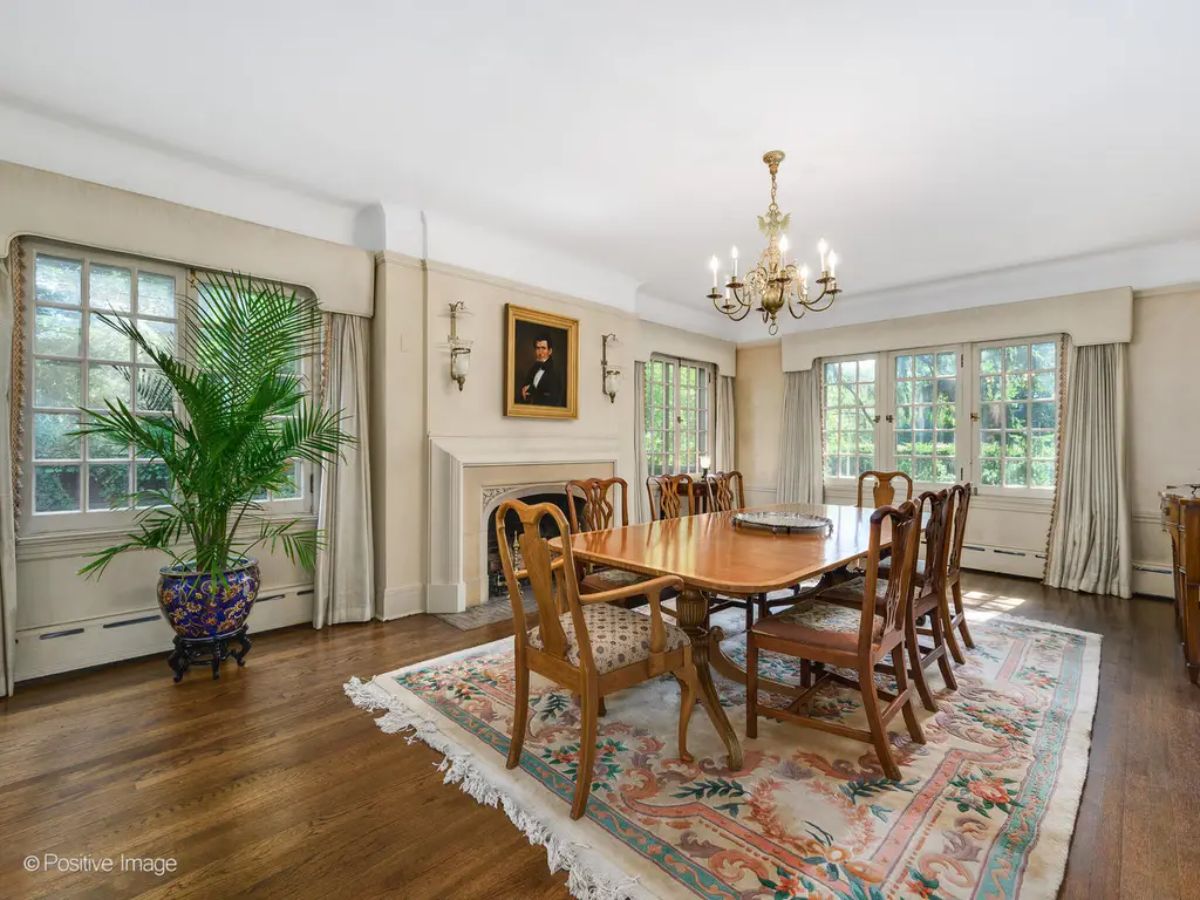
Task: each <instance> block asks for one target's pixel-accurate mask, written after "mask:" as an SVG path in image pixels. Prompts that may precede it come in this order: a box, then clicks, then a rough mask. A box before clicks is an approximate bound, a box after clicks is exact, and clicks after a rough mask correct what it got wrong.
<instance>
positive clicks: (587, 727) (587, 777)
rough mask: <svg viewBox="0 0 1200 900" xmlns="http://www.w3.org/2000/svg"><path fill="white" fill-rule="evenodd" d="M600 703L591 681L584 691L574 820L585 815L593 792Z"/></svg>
mask: <svg viewBox="0 0 1200 900" xmlns="http://www.w3.org/2000/svg"><path fill="white" fill-rule="evenodd" d="M599 701H600V697H599V696H598V694H597V692H596V682H595V681H590V682H589V683H588V684H586V685H585V686H584V690H583V708H582V710H581V715H580V725H581V727H580V732H581V733H580V735H579V767H578V768H577V769H576V771H575V800H574V802H572V804H571V818H572V819H578V818H580V817H581V816H582V815H583V814H584V811H585V810H586V809H587V802H588V794H590V793H591V792H592V775H593V774H594V773H593V769H594V768H595V765H596V713H597V712H599V708H598V707H599V705H600V702H599Z"/></svg>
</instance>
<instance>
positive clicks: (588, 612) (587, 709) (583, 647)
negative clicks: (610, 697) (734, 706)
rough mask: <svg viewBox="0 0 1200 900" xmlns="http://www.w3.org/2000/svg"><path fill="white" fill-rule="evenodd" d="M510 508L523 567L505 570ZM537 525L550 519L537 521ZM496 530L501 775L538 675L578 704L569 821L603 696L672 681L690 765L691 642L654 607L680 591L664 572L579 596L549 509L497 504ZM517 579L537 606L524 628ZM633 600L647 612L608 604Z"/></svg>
mask: <svg viewBox="0 0 1200 900" xmlns="http://www.w3.org/2000/svg"><path fill="white" fill-rule="evenodd" d="M510 510H511V511H512V512H514V513H515V514H516V516H517V517H518V519H519V520H520V523H521V532H520V533H519V535H518V538H517V540H518V544H519V547H520V552H521V557H522V559H523V560H524V562H525V568H524V569H523V570H516V569H514V567H513V557H512V551H511V550H510V548H509V546H508V542H507V541H506V540H505V537H504V530H503V529H504V522H505V518H506V516H507V515H508V513H509V511H510ZM546 519H550V520H551V521H550V522H549V523H545V520H546ZM544 523H545V524H549V525H550V527H548V528H547V529H546V531H547V532H550V534H549V536H547V535H545V534H543V524H544ZM496 532H497V536H498V537H499V541H498V543H499V547H500V560H501V563H502V565H503V567H504V576H505V579H506V581H507V582H508V596H509V600H510V601H511V602H512V608H513V619H514V622H515V625H516V633H515V634H514V636H513V643H514V646H515V663H516V690H515V700H514V709H513V730H512V738H511V742H510V744H509V749H508V768H510V769H513V768H516V767H517V766H518V765H520V763H521V752H522V748H523V746H524V741H525V729H526V725H527V723H528V718H529V673H530V672H537V673H538V674H539V675H542V676H543V677H545V678H548V679H550V680H551V681H553V682H555V683H556V684H559V685H562V686H563V687H565V688H567V689H568V690H570V691H571V692H572V693H574V694H576V695H577V696H578V697H579V698H580V722H581V730H582V734H581V735H580V742H579V766H578V770H577V771H578V774H577V775H576V779H575V794H574V799H573V802H572V804H571V818H573V819H578V818H579V817H580V816H582V815H583V813H584V810H585V809H586V807H587V799H588V794H589V793H590V791H591V785H592V771H593V767H594V763H595V755H596V733H597V718H598V716H599V713H600V704H601V702H602V700H603V698H604V696H605V695H606V694H611V693H613V692H615V691H619V690H622V689H624V688H627V687H632V686H633V685H635V684H639V683H640V682H643V681H647V680H649V679H651V678H655V677H657V676H659V675H662V674H665V673H667V672H670V673H671V674H672V675H674V676H675V679H676V681H678V683H679V687H680V691H681V694H682V696H681V700H680V708H679V735H678V739H679V755H680V757H681V758H682V759H685V760H690V756H689V755H688V752H687V729H688V722H689V720H690V718H691V714H692V708H693V707H694V706H695V702H696V698H697V695H700V698H701V700H702V701H705V698H704V695H703V693H702V692H701V691H700V690H699V682H698V678H697V674H696V668H695V665H694V664H693V663H692V645H691V641H690V640H689V639H688V636H687V634H685V633H684V631H683V629H681V628H679V627H677V626H675V625H672V624H669V623H667V622H665V621H664V620H663V616H662V609H661V605H660V598H661V596H662V592H663V591H664V590H666V589H668V588H673V589H675V590H681V589H682V588H683V582H682V581H681V580H680V579H679V578H676V577H674V576H670V575H666V576H662V577H660V578H654V579H651V580H650V581H646V582H643V583H642V584H638V585H634V586H633V587H629V588H622V589H619V590H615V591H604V592H601V593H596V594H591V595H588V596H583V595H581V594H580V593H579V582H578V580H577V578H576V570H575V559H574V556H573V555H572V553H571V542H570V530H569V528H568V526H567V520H566V518H565V517H564V516H563V514H562V511H561V510H560V509H559V508H558V507H557V506H555V505H554V504H553V503H539V504H537V505H535V506H530V505H528V504H525V503H522V502H521V501H519V500H507V501H505V502H504V503H503V504H501V506H500V509H499V511H498V512H497V514H496ZM554 532H557V534H554ZM553 538H561V546H552V545H551V544H550V540H551V539H553ZM522 580H527V581H528V582H529V584H530V586H531V588H532V590H533V596H534V599H535V600H536V601H537V609H538V625H537V627H536V628H529V626H528V624H527V622H526V619H525V607H524V603H523V598H522V594H521V586H520V582H521V581H522ZM632 593H639V594H644V595H645V596H646V597H647V598H648V600H649V602H650V615H648V616H647V615H643V614H641V613H638V612H632V611H630V610H627V609H622V608H621V607H619V606H614V605H612V603H611V601H613V600H619V599H621V598H622V597H624V596H627V595H629V594H632ZM705 702H707V701H705ZM706 708H707V707H706ZM708 712H709V715H710V717H713V719H714V723H715V722H716V721H717V717H716V716H715V714H714V713H713V711H712V710H711V709H710V710H708Z"/></svg>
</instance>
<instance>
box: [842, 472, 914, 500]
mask: <svg viewBox="0 0 1200 900" xmlns="http://www.w3.org/2000/svg"><path fill="white" fill-rule="evenodd" d="M897 478H899V479H900V480H901V481H903V482H904V499H905V500H911V499H912V495H913V480H912V478H910V477H909V476H908V474H907V473H905V472H875V471H867V472H863V473H862V474H861V475H859V476H858V498H857V499H856V500H855V501H854V505H855V506H857V507H858V508H859V509H866V507H865V506H863V486H864V485H865V484H866V482H867V481H868V480H874V482H875V484H874V485H873V486H872V488H871V506H872V508H874V509H878V508H879V507H881V506H890V505H891V504H892V503H893V502H894V501H895V499H896V485H895V484H894V483H893V482H894V481H895V480H896V479H897Z"/></svg>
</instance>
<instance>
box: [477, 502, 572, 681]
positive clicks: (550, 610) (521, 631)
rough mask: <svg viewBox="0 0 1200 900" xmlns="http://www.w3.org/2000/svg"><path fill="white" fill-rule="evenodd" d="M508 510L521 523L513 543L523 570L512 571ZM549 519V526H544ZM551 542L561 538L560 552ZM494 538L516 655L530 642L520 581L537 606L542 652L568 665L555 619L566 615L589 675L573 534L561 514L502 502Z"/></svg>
mask: <svg viewBox="0 0 1200 900" xmlns="http://www.w3.org/2000/svg"><path fill="white" fill-rule="evenodd" d="M510 510H511V511H513V512H514V513H516V515H517V518H518V519H520V522H521V531H520V533H519V534H518V535H517V543H518V545H519V546H520V550H521V558H522V560H523V561H524V563H525V568H524V569H516V568H514V566H513V559H512V551H511V550H510V549H509V546H508V541H507V540H506V536H505V530H504V529H505V520H506V519H507V518H508V513H509V511H510ZM547 519H549V520H550V521H549V522H546V520H547ZM543 525H546V526H547V527H543ZM546 532H548V533H546ZM555 537H561V538H562V548H561V550H560V549H558V548H554V547H551V546H550V540H551V539H552V538H555ZM496 538H497V540H496V543H497V544H498V545H499V548H500V563H501V565H502V566H503V567H504V579H505V581H507V582H508V599H509V601H510V602H511V603H512V609H513V621H514V623H515V625H516V632H515V639H516V642H517V652H518V653H523V652H524V648H525V646H526V644H527V642H528V639H529V637H528V630H529V629H528V626H527V624H526V622H525V604H524V598H523V597H522V595H521V581H522V579H526V580H528V581H529V585H530V587H531V588H532V589H533V597H534V600H536V601H537V608H538V626H539V628H540V631H541V639H542V647H541V651H542V652H543V653H547V654H549V655H551V656H556V657H558V658H559V659H562V660H564V661H566V657H567V653H566V647H567V640H566V635H565V634H564V632H563V628H562V623H561V622H560V621H559V616H560V615H561V614H562V613H563V612H568V611H569V612H570V613H571V621H572V623H573V624H574V626H575V635H576V640H577V641H578V644H579V658H580V662H581V664H582V666H581V667H582V668H584V669H585V670H586V669H591V668H592V649H591V643H590V642H589V640H588V634H587V627H586V625H584V621H583V611H582V607H581V606H580V603H579V581H578V580H577V576H576V571H575V559H574V556H573V555H572V553H571V532H570V529H569V528H568V526H567V520H566V518H565V517H564V516H563V514H562V510H560V509H559V508H558V507H557V506H555V505H554V504H553V503H537V504H534V505H530V504H528V503H522V502H521V501H520V500H505V501H504V502H503V503H501V504H500V509H499V510H497V512H496Z"/></svg>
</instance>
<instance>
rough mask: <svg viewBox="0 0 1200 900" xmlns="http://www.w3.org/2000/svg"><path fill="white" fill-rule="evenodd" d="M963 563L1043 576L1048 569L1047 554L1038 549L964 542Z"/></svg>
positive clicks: (1005, 571)
mask: <svg viewBox="0 0 1200 900" xmlns="http://www.w3.org/2000/svg"><path fill="white" fill-rule="evenodd" d="M962 564H963V568H966V569H978V570H980V571H982V572H997V573H999V574H1001V575H1019V576H1021V577H1022V578H1041V577H1042V576H1043V575H1044V574H1045V571H1046V555H1045V554H1044V553H1040V552H1038V551H1036V550H1022V549H1019V548H1016V547H992V546H986V545H982V544H963V552H962Z"/></svg>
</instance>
